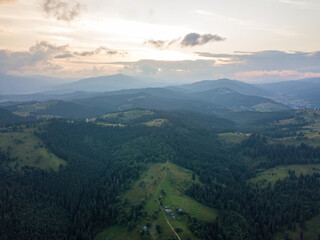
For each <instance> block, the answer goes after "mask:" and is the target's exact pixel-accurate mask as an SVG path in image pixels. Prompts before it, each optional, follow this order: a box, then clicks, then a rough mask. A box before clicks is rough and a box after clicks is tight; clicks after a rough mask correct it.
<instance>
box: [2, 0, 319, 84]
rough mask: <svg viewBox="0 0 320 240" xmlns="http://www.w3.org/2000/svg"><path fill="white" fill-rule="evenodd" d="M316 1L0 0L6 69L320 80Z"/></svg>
mask: <svg viewBox="0 0 320 240" xmlns="http://www.w3.org/2000/svg"><path fill="white" fill-rule="evenodd" d="M319 13H320V1H319V0H242V1H239V0H198V1H189V0H184V1H182V0H170V1H167V0H162V1H153V0H108V1H101V0H99V1H98V0H90V1H89V0H80V1H63V0H61V1H60V0H0V73H4V74H13V75H46V76H54V77H61V78H84V77H91V76H99V75H109V74H115V73H124V74H128V75H133V76H145V77H154V78H159V79H167V80H185V81H198V80H203V79H217V78H224V77H227V78H232V79H239V80H244V81H248V82H260V81H278V80H285V79H298V78H307V77H320V14H319Z"/></svg>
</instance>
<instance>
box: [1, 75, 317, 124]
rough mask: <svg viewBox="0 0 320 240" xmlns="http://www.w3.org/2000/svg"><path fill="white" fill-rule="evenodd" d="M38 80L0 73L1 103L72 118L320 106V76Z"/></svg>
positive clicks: (13, 108) (15, 108)
mask: <svg viewBox="0 0 320 240" xmlns="http://www.w3.org/2000/svg"><path fill="white" fill-rule="evenodd" d="M39 81H40V80H39V79H33V78H22V77H13V76H8V75H0V89H1V91H0V103H1V106H2V107H5V108H6V109H8V110H10V111H11V112H16V113H17V112H18V113H20V114H21V113H22V114H24V115H26V114H27V115H30V114H31V115H49V116H51V115H52V116H61V117H68V118H91V117H97V116H99V115H101V114H104V113H106V112H114V111H119V110H120V111H121V110H128V109H135V108H144V109H155V110H166V111H168V110H169V111H170V110H172V111H173V110H190V111H195V112H202V113H208V114H216V113H226V112H234V111H253V112H254V111H257V112H271V111H283V110H287V109H290V108H305V107H312V108H319V107H320V96H319V92H320V78H313V79H302V80H297V81H286V82H278V83H268V84H249V83H245V82H241V81H237V80H230V79H219V80H204V81H200V82H195V83H191V84H184V85H175V86H165V85H166V83H165V82H164V81H161V80H160V81H159V80H158V81H156V80H155V79H149V82H148V81H147V79H146V78H144V79H139V78H136V77H131V76H126V75H122V74H117V75H110V76H102V77H95V78H87V79H82V80H79V81H75V82H72V83H66V84H55V85H54V84H52V82H46V81H43V83H41V84H40V83H39V84H38V82H39ZM26 83H28V84H31V86H32V85H33V86H36V87H34V91H33V93H32V94H28V92H29V91H31V86H30V87H29V88H27V87H26V86H25V85H26ZM17 86H20V88H19V87H17ZM22 88H24V92H23V91H22ZM41 89H46V90H41ZM14 90H15V91H14ZM36 90H38V92H37V91H36ZM13 92H14V94H13ZM31 92H32V91H31ZM19 93H23V94H19ZM27 106H28V107H27ZM39 106H41V107H39Z"/></svg>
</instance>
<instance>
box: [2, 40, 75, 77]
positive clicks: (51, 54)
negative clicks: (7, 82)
mask: <svg viewBox="0 0 320 240" xmlns="http://www.w3.org/2000/svg"><path fill="white" fill-rule="evenodd" d="M67 54H70V50H69V46H68V45H63V46H57V45H55V44H52V43H49V42H46V41H42V42H38V43H37V44H36V45H34V46H32V47H30V49H29V51H10V50H0V72H4V73H5V72H8V71H24V70H27V69H30V68H32V69H40V68H41V69H45V68H55V69H57V68H59V67H58V66H57V65H56V64H55V63H54V61H53V60H54V58H55V57H56V56H63V55H67Z"/></svg>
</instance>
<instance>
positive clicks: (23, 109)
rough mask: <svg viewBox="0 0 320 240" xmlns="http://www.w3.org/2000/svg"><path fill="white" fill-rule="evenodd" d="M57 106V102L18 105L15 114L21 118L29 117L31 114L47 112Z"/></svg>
mask: <svg viewBox="0 0 320 240" xmlns="http://www.w3.org/2000/svg"><path fill="white" fill-rule="evenodd" d="M55 104H57V102H56V101H51V102H43V103H33V104H25V105H18V109H17V110H16V111H15V112H13V113H14V114H17V115H19V116H23V117H27V116H30V113H35V112H38V111H42V110H46V109H47V108H48V107H50V106H52V105H55Z"/></svg>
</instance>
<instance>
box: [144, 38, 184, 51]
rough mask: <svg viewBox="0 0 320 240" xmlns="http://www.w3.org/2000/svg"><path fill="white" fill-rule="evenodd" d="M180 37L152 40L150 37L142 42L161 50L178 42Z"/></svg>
mask: <svg viewBox="0 0 320 240" xmlns="http://www.w3.org/2000/svg"><path fill="white" fill-rule="evenodd" d="M180 39H181V38H177V39H172V40H153V39H150V40H147V41H145V42H144V43H143V44H144V45H151V46H153V47H155V48H158V49H160V50H163V49H167V48H169V47H170V46H171V45H173V44H175V43H177V42H179V40H180Z"/></svg>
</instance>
